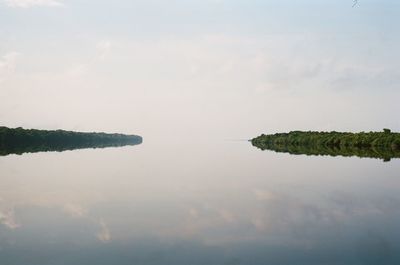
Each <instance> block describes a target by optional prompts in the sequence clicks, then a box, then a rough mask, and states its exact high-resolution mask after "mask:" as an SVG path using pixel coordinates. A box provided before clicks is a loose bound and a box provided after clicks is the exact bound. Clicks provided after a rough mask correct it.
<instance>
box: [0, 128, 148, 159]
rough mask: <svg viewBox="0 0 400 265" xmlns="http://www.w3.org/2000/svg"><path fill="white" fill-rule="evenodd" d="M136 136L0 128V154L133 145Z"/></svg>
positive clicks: (136, 139)
mask: <svg viewBox="0 0 400 265" xmlns="http://www.w3.org/2000/svg"><path fill="white" fill-rule="evenodd" d="M141 142H142V137H140V136H137V135H124V134H117V133H114V134H108V133H95V132H93V133H86V132H73V131H64V130H36V129H23V128H21V127H19V128H8V127H0V155H7V154H12V153H14V154H22V153H26V152H40V151H64V150H73V149H79V148H101V147H108V146H123V145H135V144H140V143H141Z"/></svg>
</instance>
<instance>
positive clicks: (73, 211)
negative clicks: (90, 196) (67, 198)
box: [64, 203, 87, 218]
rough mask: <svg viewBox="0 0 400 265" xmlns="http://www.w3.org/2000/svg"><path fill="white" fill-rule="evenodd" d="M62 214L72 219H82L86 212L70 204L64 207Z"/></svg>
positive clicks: (78, 206) (80, 207)
mask: <svg viewBox="0 0 400 265" xmlns="http://www.w3.org/2000/svg"><path fill="white" fill-rule="evenodd" d="M64 212H65V213H67V214H69V215H70V216H71V217H74V218H80V217H84V216H85V215H86V214H87V210H86V209H85V208H83V207H82V206H80V205H76V204H72V203H67V204H66V205H64Z"/></svg>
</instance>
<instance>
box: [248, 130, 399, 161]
mask: <svg viewBox="0 0 400 265" xmlns="http://www.w3.org/2000/svg"><path fill="white" fill-rule="evenodd" d="M251 143H252V144H253V145H254V146H255V147H258V148H260V149H262V150H272V151H276V152H285V153H290V154H305V155H329V156H358V157H370V158H380V159H383V160H385V161H389V160H390V159H391V158H400V133H394V132H391V131H390V130H389V129H384V130H383V131H382V132H360V133H351V132H335V131H333V132H316V131H292V132H289V133H276V134H269V135H265V134H262V135H260V136H258V137H256V138H253V139H252V140H251Z"/></svg>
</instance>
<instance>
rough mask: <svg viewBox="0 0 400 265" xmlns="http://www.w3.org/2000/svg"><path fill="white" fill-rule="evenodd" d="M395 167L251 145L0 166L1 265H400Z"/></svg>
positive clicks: (399, 181)
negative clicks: (270, 149)
mask: <svg viewBox="0 0 400 265" xmlns="http://www.w3.org/2000/svg"><path fill="white" fill-rule="evenodd" d="M399 172H400V161H399V160H397V159H393V160H392V161H390V162H387V163H383V162H382V161H380V160H376V159H360V158H356V157H351V158H347V157H309V156H303V155H300V156H292V155H290V154H285V153H274V152H269V151H260V150H258V149H256V148H254V147H253V146H251V144H250V143H249V142H247V141H224V140H213V141H207V140H199V141H195V142H193V141H190V140H187V141H185V140H182V141H172V142H170V143H168V142H165V141H162V140H160V141H157V140H156V139H147V140H146V142H145V143H144V144H142V145H138V146H126V147H121V148H107V149H87V150H75V151H66V152H61V153H60V152H44V153H32V154H24V155H9V156H5V157H0V183H1V185H0V260H1V263H2V264H7V265H27V264H29V265H61V264H80V265H86V264H87V265H89V264H96V265H97V264H107V265H108V264H110V265H111V264H144V265H146V264H154V265H161V264H162V265H165V264H174V265H179V264H182V265H190V264H198V265H207V264H213V265H214V264H215V265H219V264H272V265H273V264H278V265H279V264H282V265H289V264H300V265H301V264H307V265H309V264H318V265H319V264H400V208H399V205H400V193H399V192H398V191H399V188H400V175H399Z"/></svg>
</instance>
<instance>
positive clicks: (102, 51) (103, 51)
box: [96, 40, 111, 60]
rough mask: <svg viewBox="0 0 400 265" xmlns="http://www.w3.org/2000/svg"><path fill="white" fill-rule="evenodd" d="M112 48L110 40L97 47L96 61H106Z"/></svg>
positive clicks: (100, 43) (99, 43) (98, 44)
mask: <svg viewBox="0 0 400 265" xmlns="http://www.w3.org/2000/svg"><path fill="white" fill-rule="evenodd" d="M110 48H111V42H110V41H108V40H103V41H100V42H98V43H97V45H96V59H98V60H104V59H105V57H106V55H107V54H108V52H109V51H110Z"/></svg>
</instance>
